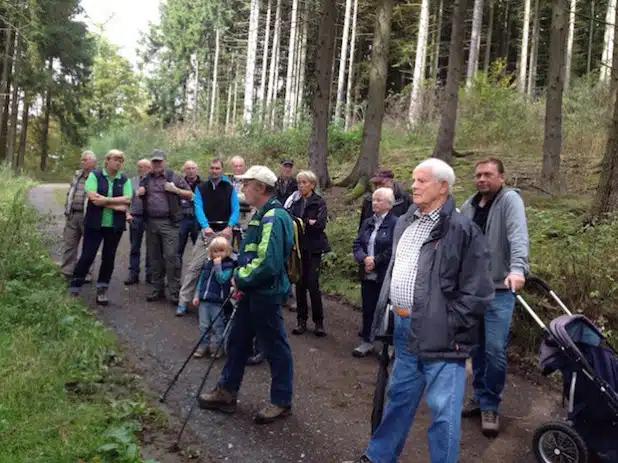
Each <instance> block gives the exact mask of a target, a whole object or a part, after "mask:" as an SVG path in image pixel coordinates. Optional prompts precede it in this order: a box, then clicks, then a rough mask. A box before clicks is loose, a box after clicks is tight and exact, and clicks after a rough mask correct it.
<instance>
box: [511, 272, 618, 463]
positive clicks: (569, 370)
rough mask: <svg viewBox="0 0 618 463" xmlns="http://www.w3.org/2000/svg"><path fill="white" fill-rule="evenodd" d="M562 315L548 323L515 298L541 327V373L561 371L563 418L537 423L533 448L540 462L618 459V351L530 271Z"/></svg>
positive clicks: (614, 460)
mask: <svg viewBox="0 0 618 463" xmlns="http://www.w3.org/2000/svg"><path fill="white" fill-rule="evenodd" d="M528 282H529V283H534V284H537V285H538V286H540V287H541V288H542V289H543V290H545V291H546V292H547V293H548V294H549V295H550V296H551V297H552V298H553V300H554V301H555V302H556V303H557V304H558V305H559V306H560V308H561V309H562V310H563V311H564V312H565V314H566V315H561V316H559V317H558V318H556V319H554V320H552V321H551V322H550V324H549V327H548V326H547V325H545V323H544V322H543V321H542V320H541V319H540V318H539V316H538V315H537V314H536V313H535V312H534V311H533V310H532V308H530V306H529V305H528V304H527V303H526V301H525V300H524V299H523V298H522V297H521V295H519V294H518V295H516V297H517V301H518V302H519V303H520V304H521V305H522V306H523V307H524V308H525V309H526V311H527V312H528V313H529V314H530V316H532V318H533V319H534V320H535V321H536V322H537V323H538V324H539V326H540V327H541V328H542V329H543V331H544V333H545V339H544V341H543V343H542V345H541V350H540V355H539V365H540V368H541V370H542V373H543V375H549V374H551V373H553V372H554V371H560V372H561V373H562V379H563V386H562V388H563V389H562V393H563V403H564V399H567V409H568V413H567V419H566V421H551V422H549V423H545V424H543V425H542V426H540V427H539V428H537V429H536V431H535V433H534V437H533V440H532V449H533V452H534V455H535V456H536V459H537V461H539V462H542V463H554V462H556V463H562V462H564V463H567V462H568V463H586V462H591V461H598V462H603V463H606V462H607V463H610V462H614V463H616V462H618V394H617V391H618V354H617V353H616V351H615V350H614V348H613V347H612V346H611V345H609V343H608V342H607V341H606V339H605V336H603V334H602V333H601V332H600V330H599V329H598V328H597V327H596V326H595V325H594V324H593V323H592V322H591V321H590V320H588V319H587V318H586V317H585V316H584V315H579V314H578V315H573V314H572V313H571V311H570V310H569V309H568V308H567V307H566V306H565V305H564V303H563V302H562V301H561V300H560V298H559V297H558V296H557V295H556V293H555V292H554V291H552V290H551V288H550V287H549V285H548V284H547V283H545V282H544V281H543V280H541V279H540V278H538V277H535V276H529V277H528Z"/></svg>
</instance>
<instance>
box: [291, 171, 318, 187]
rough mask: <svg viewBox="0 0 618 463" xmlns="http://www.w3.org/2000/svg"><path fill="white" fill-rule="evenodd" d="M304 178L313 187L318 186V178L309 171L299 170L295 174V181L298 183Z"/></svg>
mask: <svg viewBox="0 0 618 463" xmlns="http://www.w3.org/2000/svg"><path fill="white" fill-rule="evenodd" d="M301 178H304V179H305V180H307V181H308V182H309V183H312V184H313V186H314V187H316V186H318V177H317V176H316V175H315V174H314V173H313V172H311V171H310V170H301V171H300V172H299V173H298V174H296V181H298V182H300V179H301Z"/></svg>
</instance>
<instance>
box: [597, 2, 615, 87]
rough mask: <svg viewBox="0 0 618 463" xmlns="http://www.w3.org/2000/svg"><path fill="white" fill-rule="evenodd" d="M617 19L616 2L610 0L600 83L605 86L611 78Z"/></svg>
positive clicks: (606, 19) (606, 15)
mask: <svg viewBox="0 0 618 463" xmlns="http://www.w3.org/2000/svg"><path fill="white" fill-rule="evenodd" d="M615 17H616V0H609V2H608V4H607V13H606V14H605V36H604V38H603V56H602V57H601V72H600V73H599V81H600V83H602V84H605V83H607V82H608V81H609V79H610V77H611V69H612V58H613V55H614V35H615V29H616V28H615V27H614V18H615Z"/></svg>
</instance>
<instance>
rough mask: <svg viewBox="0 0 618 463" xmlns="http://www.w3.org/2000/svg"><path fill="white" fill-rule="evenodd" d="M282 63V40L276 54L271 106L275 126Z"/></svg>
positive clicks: (271, 117) (271, 121)
mask: <svg viewBox="0 0 618 463" xmlns="http://www.w3.org/2000/svg"><path fill="white" fill-rule="evenodd" d="M280 63H281V40H279V43H277V53H276V54H275V84H274V87H273V104H272V105H271V107H270V126H271V128H273V129H274V128H275V127H276V125H277V99H278V98H277V96H278V94H279V72H280Z"/></svg>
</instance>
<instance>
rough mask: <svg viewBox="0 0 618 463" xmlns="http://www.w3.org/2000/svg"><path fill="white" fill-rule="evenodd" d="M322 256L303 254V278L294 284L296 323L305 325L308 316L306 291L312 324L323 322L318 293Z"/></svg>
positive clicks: (320, 297) (319, 294) (320, 294)
mask: <svg viewBox="0 0 618 463" xmlns="http://www.w3.org/2000/svg"><path fill="white" fill-rule="evenodd" d="M321 264H322V254H303V277H302V279H301V281H300V282H299V283H296V305H297V311H298V321H299V322H303V323H305V322H306V321H307V318H308V315H309V308H308V307H307V291H309V298H310V299H311V315H312V319H313V322H314V323H318V322H320V323H321V322H322V321H323V320H324V309H323V307H322V293H321V292H320V266H321Z"/></svg>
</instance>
